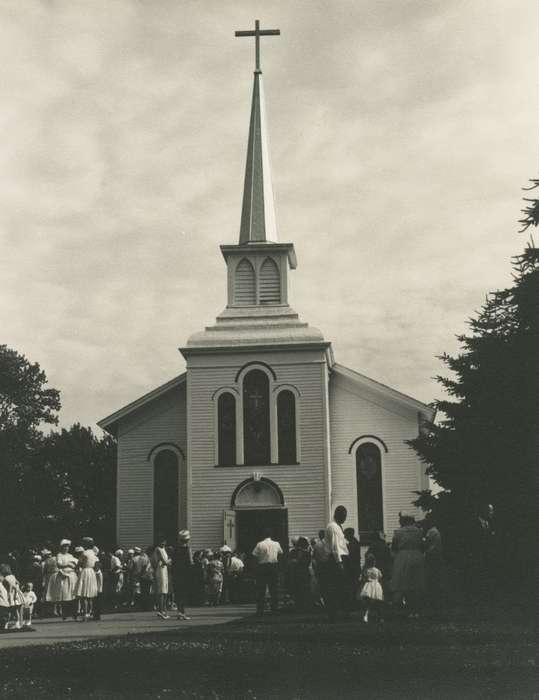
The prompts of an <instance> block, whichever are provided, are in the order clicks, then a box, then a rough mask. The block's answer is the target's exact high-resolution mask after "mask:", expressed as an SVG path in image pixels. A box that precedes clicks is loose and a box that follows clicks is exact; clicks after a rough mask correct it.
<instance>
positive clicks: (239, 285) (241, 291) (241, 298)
mask: <svg viewBox="0 0 539 700" xmlns="http://www.w3.org/2000/svg"><path fill="white" fill-rule="evenodd" d="M234 302H235V303H236V304H241V305H242V306H249V305H252V304H256V282H255V271H254V268H253V266H252V265H251V263H250V262H249V260H247V258H243V259H242V260H241V262H240V264H239V265H238V267H237V268H236V273H235V276H234Z"/></svg>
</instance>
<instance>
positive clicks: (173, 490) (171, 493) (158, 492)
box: [153, 449, 179, 545]
mask: <svg viewBox="0 0 539 700" xmlns="http://www.w3.org/2000/svg"><path fill="white" fill-rule="evenodd" d="M178 517H179V463H178V456H177V455H176V453H175V452H173V451H172V450H167V449H164V450H160V451H159V452H158V453H157V454H156V456H155V458H154V460H153V531H154V541H155V542H156V543H157V542H158V541H159V540H163V539H166V540H167V542H168V543H169V544H172V545H175V544H176V537H177V535H178Z"/></svg>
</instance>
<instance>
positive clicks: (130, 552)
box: [127, 549, 135, 554]
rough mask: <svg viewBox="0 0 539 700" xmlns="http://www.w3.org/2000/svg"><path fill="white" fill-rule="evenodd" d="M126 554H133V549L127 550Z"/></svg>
mask: <svg viewBox="0 0 539 700" xmlns="http://www.w3.org/2000/svg"><path fill="white" fill-rule="evenodd" d="M127 553H128V554H134V553H135V550H134V549H128V550H127Z"/></svg>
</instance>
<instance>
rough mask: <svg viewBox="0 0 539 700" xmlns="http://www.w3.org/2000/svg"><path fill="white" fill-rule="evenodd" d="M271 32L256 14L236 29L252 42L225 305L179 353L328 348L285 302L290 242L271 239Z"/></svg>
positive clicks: (292, 257) (292, 263)
mask: <svg viewBox="0 0 539 700" xmlns="http://www.w3.org/2000/svg"><path fill="white" fill-rule="evenodd" d="M276 34H280V31H279V30H278V29H260V23H259V21H258V20H256V23H255V29H254V31H252V30H251V31H241V32H236V36H249V37H255V48H256V64H255V72H254V85H253V99H252V105H251V121H250V125H249V141H248V145H247V163H246V166H245V185H244V190H243V207H242V215H241V226H240V238H239V242H238V243H236V244H227V245H221V246H220V248H221V253H222V254H223V257H224V259H225V262H226V266H227V304H226V308H225V309H224V311H222V312H221V313H220V314H219V316H218V317H217V319H216V323H215V324H214V325H213V326H207V327H206V328H205V329H204V330H203V331H202V332H200V333H195V334H194V335H192V336H191V337H190V338H189V341H188V343H187V346H186V347H184V348H182V349H181V352H182V353H183V355H184V356H185V357H189V356H190V354H191V353H195V354H196V353H198V352H199V351H206V350H209V349H210V348H211V349H213V350H216V349H219V350H222V351H227V352H228V351H230V350H232V349H234V350H238V349H240V348H242V351H245V350H246V349H247V348H253V349H256V350H257V351H259V350H260V349H261V348H262V347H271V348H278V347H286V348H289V347H290V346H298V345H301V346H302V347H309V348H310V349H317V348H318V349H323V350H324V351H325V352H326V353H330V350H329V348H330V344H329V343H327V342H326V341H325V340H324V338H323V336H322V334H321V333H320V331H319V330H318V329H316V328H313V327H312V326H309V325H308V324H307V323H304V322H302V321H300V320H299V318H298V314H297V313H296V312H295V311H294V309H293V308H291V307H290V305H289V303H288V272H289V270H294V269H295V268H296V264H297V263H296V253H295V251H294V244H293V243H279V241H278V239H277V227H276V226H275V211H274V204H273V189H272V186H271V174H270V165H269V149H268V137H267V130H266V111H265V106H264V93H263V86H262V71H261V70H260V37H261V36H266V35H276Z"/></svg>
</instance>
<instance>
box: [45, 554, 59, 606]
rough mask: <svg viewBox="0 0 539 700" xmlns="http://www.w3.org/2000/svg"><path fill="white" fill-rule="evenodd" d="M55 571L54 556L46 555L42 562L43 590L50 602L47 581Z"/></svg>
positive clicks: (48, 581) (56, 567) (56, 569)
mask: <svg viewBox="0 0 539 700" xmlns="http://www.w3.org/2000/svg"><path fill="white" fill-rule="evenodd" d="M57 571H58V565H57V564H56V557H53V556H50V557H47V558H46V559H45V561H44V562H43V592H44V594H45V600H46V601H47V602H52V601H51V599H50V598H49V583H50V580H51V578H52V577H53V576H54V574H55V573H56V572H57Z"/></svg>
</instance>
